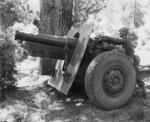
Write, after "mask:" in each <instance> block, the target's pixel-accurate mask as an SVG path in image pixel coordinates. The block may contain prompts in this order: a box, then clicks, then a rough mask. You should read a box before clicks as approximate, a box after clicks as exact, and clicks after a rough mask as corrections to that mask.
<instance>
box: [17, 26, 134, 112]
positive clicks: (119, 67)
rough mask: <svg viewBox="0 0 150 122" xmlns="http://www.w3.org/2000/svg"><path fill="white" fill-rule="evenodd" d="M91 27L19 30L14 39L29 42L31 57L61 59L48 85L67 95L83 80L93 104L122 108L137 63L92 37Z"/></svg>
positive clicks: (106, 108)
mask: <svg viewBox="0 0 150 122" xmlns="http://www.w3.org/2000/svg"><path fill="white" fill-rule="evenodd" d="M92 29H93V26H92V25H87V26H84V27H80V28H76V29H72V30H70V31H69V32H68V34H67V36H65V37H60V36H51V35H33V34H26V33H22V32H18V31H17V32H16V35H15V39H16V40H24V41H26V42H27V43H29V50H30V52H31V55H32V56H40V57H46V58H54V59H58V60H57V63H56V66H55V68H53V69H52V70H51V73H50V78H49V82H48V84H49V85H51V86H53V87H54V88H56V89H57V90H59V91H61V92H62V93H64V94H66V95H67V93H68V92H69V89H70V87H71V86H72V84H73V82H74V83H75V82H81V83H82V85H84V88H85V91H86V93H87V96H88V97H89V99H90V101H91V102H92V103H94V104H95V105H97V106H98V107H100V108H101V109H105V110H110V109H114V108H119V107H121V106H123V105H125V103H126V102H127V101H128V100H129V99H130V97H131V96H132V93H133V91H134V88H135V84H136V72H135V69H134V66H133V64H132V63H131V61H130V58H129V57H128V56H127V55H125V54H124V53H121V52H118V51H116V50H113V48H111V50H107V49H105V48H104V47H103V43H102V42H101V39H91V38H90V34H91V32H92ZM47 65H48V64H47ZM77 89H78V88H77Z"/></svg>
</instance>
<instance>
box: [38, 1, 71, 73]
mask: <svg viewBox="0 0 150 122" xmlns="http://www.w3.org/2000/svg"><path fill="white" fill-rule="evenodd" d="M72 8H73V0H40V23H39V33H40V34H48V35H56V36H64V35H66V34H67V33H68V31H69V30H70V28H71V26H72ZM55 63H56V60H53V59H46V58H43V59H41V63H40V68H41V73H42V74H43V75H49V69H50V68H53V67H54V66H55Z"/></svg>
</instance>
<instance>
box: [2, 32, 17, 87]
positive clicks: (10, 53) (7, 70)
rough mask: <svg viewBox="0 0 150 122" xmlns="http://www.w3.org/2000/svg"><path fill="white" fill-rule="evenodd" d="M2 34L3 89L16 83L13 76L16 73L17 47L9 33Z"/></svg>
mask: <svg viewBox="0 0 150 122" xmlns="http://www.w3.org/2000/svg"><path fill="white" fill-rule="evenodd" d="M0 32H1V33H0V55H1V56H0V75H1V77H0V86H1V89H3V88H5V87H7V86H8V85H13V84H14V82H15V78H14V77H13V75H14V74H15V73H16V71H15V70H14V68H15V62H16V58H15V57H16V56H15V48H16V45H15V43H14V42H13V39H12V38H11V36H10V35H9V34H8V33H6V32H2V31H0Z"/></svg>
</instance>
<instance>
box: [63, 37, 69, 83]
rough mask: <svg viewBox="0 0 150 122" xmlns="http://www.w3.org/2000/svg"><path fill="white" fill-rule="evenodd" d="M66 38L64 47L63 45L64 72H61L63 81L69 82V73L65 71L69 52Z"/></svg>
mask: <svg viewBox="0 0 150 122" xmlns="http://www.w3.org/2000/svg"><path fill="white" fill-rule="evenodd" d="M65 38H66V43H65V47H64V52H65V64H64V69H65V72H64V73H63V76H64V81H65V82H66V83H69V82H68V81H69V78H70V77H71V74H70V73H68V72H67V66H68V54H69V47H68V38H67V37H65Z"/></svg>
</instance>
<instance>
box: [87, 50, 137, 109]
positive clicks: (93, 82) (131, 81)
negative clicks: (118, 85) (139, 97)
mask: <svg viewBox="0 0 150 122" xmlns="http://www.w3.org/2000/svg"><path fill="white" fill-rule="evenodd" d="M113 67H114V68H116V67H119V69H120V70H121V71H122V72H123V77H124V79H125V80H124V86H123V88H122V89H121V91H120V93H119V94H118V95H116V96H112V95H109V94H107V92H106V90H105V87H104V80H103V78H104V76H105V73H106V72H107V71H108V70H109V69H112V68H113ZM119 82H120V81H119ZM135 84H136V72H135V69H134V67H133V64H132V63H131V61H130V60H129V58H128V57H127V56H126V55H125V54H122V53H119V52H117V51H109V52H104V53H102V54H99V55H97V56H96V57H95V58H94V60H93V61H92V62H91V63H90V65H89V66H88V69H87V71H86V75H85V90H86V93H87V95H88V97H89V99H90V101H91V102H92V103H94V104H95V105H96V106H98V107H99V108H101V109H103V110H110V109H116V108H119V107H122V106H123V105H125V104H126V103H127V101H128V100H129V99H130V97H131V96H132V94H133V91H134V88H135Z"/></svg>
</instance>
